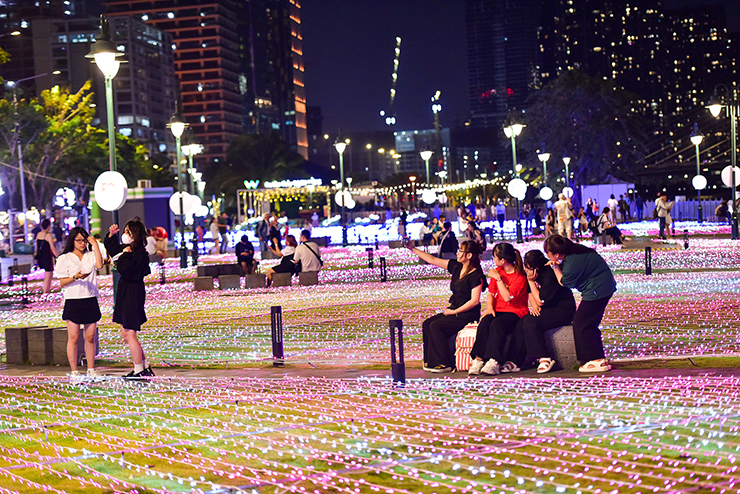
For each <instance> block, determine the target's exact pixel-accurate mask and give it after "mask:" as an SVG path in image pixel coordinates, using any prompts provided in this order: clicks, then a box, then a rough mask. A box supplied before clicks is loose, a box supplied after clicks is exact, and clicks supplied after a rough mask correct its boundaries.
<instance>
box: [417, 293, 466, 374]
mask: <svg viewBox="0 0 740 494" xmlns="http://www.w3.org/2000/svg"><path fill="white" fill-rule="evenodd" d="M478 318H480V306H478V308H477V309H476V308H474V309H471V310H469V311H467V312H463V313H462V314H457V315H454V316H445V315H444V314H437V315H434V316H432V317H430V318H429V319H427V320H425V321H424V322H423V323H422V325H421V327H422V332H421V334H422V338H423V342H424V347H423V349H424V364H425V365H426V366H427V367H436V366H438V365H443V366H445V367H454V366H455V354H454V351H450V350H451V348H450V338H452V337H453V336H456V335H457V333H458V331H460V330H461V329H462V328H464V327H465V325H467V324H470V323H471V322H475V321H477V320H478Z"/></svg>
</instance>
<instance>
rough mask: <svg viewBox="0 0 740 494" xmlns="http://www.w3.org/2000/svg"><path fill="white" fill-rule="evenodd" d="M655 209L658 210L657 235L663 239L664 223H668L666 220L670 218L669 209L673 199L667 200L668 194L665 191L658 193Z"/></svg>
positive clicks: (664, 237)
mask: <svg viewBox="0 0 740 494" xmlns="http://www.w3.org/2000/svg"><path fill="white" fill-rule="evenodd" d="M655 209H656V210H657V211H658V225H659V233H658V235H659V236H660V238H662V239H663V240H665V239H666V236H665V231H666V225H670V223H668V221H669V220H670V216H671V209H673V201H671V202H668V194H666V193H665V192H661V193H660V195H659V196H658V198H657V199H656V200H655Z"/></svg>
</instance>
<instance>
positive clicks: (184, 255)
mask: <svg viewBox="0 0 740 494" xmlns="http://www.w3.org/2000/svg"><path fill="white" fill-rule="evenodd" d="M175 146H176V151H177V192H178V195H179V196H180V267H181V268H182V269H185V268H187V267H188V251H187V249H186V248H185V206H183V204H182V178H183V177H182V164H181V163H180V160H181V155H180V152H181V150H180V137H175Z"/></svg>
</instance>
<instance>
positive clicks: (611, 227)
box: [596, 208, 622, 245]
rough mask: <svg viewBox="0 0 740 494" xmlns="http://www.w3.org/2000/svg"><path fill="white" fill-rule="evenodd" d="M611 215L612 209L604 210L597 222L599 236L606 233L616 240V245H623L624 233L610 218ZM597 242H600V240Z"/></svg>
mask: <svg viewBox="0 0 740 494" xmlns="http://www.w3.org/2000/svg"><path fill="white" fill-rule="evenodd" d="M610 214H611V209H609V208H604V211H602V213H601V216H599V219H598V220H596V228H597V229H598V232H599V235H602V234H604V233H605V234H607V235H609V236H610V237H611V238H612V239H613V240H614V243H615V244H617V245H622V231H621V230H620V229H619V228H617V225H616V224H615V223H613V222H612V220H611V217H610V216H609V215H610ZM596 241H598V239H597V240H596Z"/></svg>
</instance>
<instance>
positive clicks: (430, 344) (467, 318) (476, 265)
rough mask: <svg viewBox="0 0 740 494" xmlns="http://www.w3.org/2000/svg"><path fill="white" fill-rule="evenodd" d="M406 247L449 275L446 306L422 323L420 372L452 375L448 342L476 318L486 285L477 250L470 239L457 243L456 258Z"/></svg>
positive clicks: (477, 317)
mask: <svg viewBox="0 0 740 494" xmlns="http://www.w3.org/2000/svg"><path fill="white" fill-rule="evenodd" d="M406 247H408V248H409V249H411V252H413V253H414V254H416V255H417V256H419V257H420V258H421V259H423V260H424V261H426V262H427V263H429V264H433V265H434V266H438V267H440V268H444V269H446V270H447V271H449V273H450V274H451V275H452V280H451V281H450V290H452V296H451V297H450V305H449V307H447V308H446V309H444V310H442V311H441V312H440V313H439V314H437V315H434V316H432V317H430V318H429V319H427V320H426V321H424V323H423V324H422V337H423V341H424V370H426V371H430V372H434V373H441V372H452V368H453V367H454V362H455V356H454V354H453V352H451V351H450V345H449V339H450V338H451V337H453V336H455V335H456V334H457V333H458V331H460V330H461V329H462V328H464V327H465V325H466V324H469V323H471V322H475V321H477V320H478V319H480V296H481V293H483V290H484V289H485V286H486V277H485V276H484V275H483V270H482V269H481V267H480V249H479V247H478V244H477V243H476V242H474V241H472V240H466V241H464V242H463V243H462V244H460V249H459V250H458V251H457V259H440V258H438V257H435V256H433V255H431V254H428V253H426V252H424V251H422V250H419V249H417V248H415V247H413V243H412V242H407V244H406Z"/></svg>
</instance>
